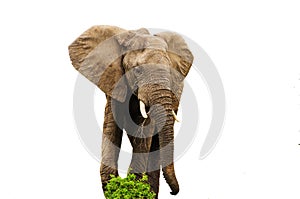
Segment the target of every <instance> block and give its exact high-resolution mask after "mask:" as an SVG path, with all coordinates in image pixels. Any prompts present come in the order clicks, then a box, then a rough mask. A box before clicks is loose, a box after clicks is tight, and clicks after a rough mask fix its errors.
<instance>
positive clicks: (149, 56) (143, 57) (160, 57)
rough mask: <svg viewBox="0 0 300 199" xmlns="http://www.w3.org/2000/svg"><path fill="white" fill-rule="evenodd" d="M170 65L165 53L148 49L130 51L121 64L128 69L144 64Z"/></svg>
mask: <svg viewBox="0 0 300 199" xmlns="http://www.w3.org/2000/svg"><path fill="white" fill-rule="evenodd" d="M170 63H171V62H170V59H169V57H168V55H167V52H165V51H161V50H157V49H149V48H147V49H144V50H137V51H131V52H129V53H127V54H126V55H125V57H124V59H123V64H124V65H125V66H127V67H129V68H130V67H135V66H140V65H145V64H147V65H149V64H152V65H156V64H157V65H170Z"/></svg>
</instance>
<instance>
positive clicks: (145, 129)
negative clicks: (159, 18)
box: [69, 26, 193, 195]
mask: <svg viewBox="0 0 300 199" xmlns="http://www.w3.org/2000/svg"><path fill="white" fill-rule="evenodd" d="M69 53H70V58H71V60H72V64H73V66H74V67H75V68H76V69H77V70H78V71H79V72H80V73H81V74H83V75H84V76H85V77H87V79H89V80H90V81H92V82H93V83H94V84H96V85H97V86H98V87H99V88H100V89H101V90H102V91H103V92H104V93H105V94H106V99H107V102H106V107H105V118H104V125H103V140H102V161H101V169H100V173H101V180H102V185H103V189H104V190H105V185H106V184H107V182H108V180H109V179H110V174H114V175H116V176H118V169H117V168H118V157H119V152H120V147H121V142H122V134H123V129H125V130H126V132H127V134H128V137H129V140H130V142H131V145H132V147H133V157H132V161H131V165H130V167H131V168H132V170H131V171H130V172H133V173H136V174H137V175H138V176H141V173H143V172H147V175H148V176H149V183H150V185H151V189H152V190H153V191H154V192H155V193H157V195H158V190H159V176H160V166H161V167H162V171H163V174H164V177H165V179H166V181H167V183H168V184H169V186H170V188H171V191H172V192H171V194H174V195H175V194H177V193H178V192H179V185H178V182H177V179H176V176H175V171H174V163H173V153H174V130H173V128H174V116H173V115H172V110H173V111H174V112H175V113H177V110H178V105H179V101H180V96H181V93H182V89H183V80H184V78H185V77H186V75H187V74H188V72H189V70H190V67H191V65H192V62H193V55H192V54H191V52H190V50H189V49H188V47H187V45H186V43H185V42H184V40H183V39H182V37H181V36H179V35H178V34H176V33H171V32H163V33H159V34H157V35H154V36H153V35H150V34H149V32H148V31H147V30H146V29H139V30H135V31H127V30H124V29H121V28H118V27H114V26H94V27H92V28H90V29H88V30H87V31H86V32H84V33H83V34H82V35H81V36H80V37H79V38H77V39H76V40H75V41H74V42H73V43H72V44H71V45H70V46H69ZM124 74H125V75H124ZM123 75H124V76H123ZM140 101H142V102H143V103H144V104H145V106H146V108H145V109H146V112H147V116H148V118H144V117H143V116H142V114H141V110H140V108H141V107H140ZM155 151H156V152H155ZM149 152H153V153H149Z"/></svg>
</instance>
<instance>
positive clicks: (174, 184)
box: [163, 169, 179, 195]
mask: <svg viewBox="0 0 300 199" xmlns="http://www.w3.org/2000/svg"><path fill="white" fill-rule="evenodd" d="M163 170H164V169H163ZM163 175H164V178H165V180H166V181H167V183H168V184H169V186H170V188H171V192H170V194H171V195H177V194H178V192H179V184H178V181H177V179H176V176H175V175H170V174H169V173H166V172H163Z"/></svg>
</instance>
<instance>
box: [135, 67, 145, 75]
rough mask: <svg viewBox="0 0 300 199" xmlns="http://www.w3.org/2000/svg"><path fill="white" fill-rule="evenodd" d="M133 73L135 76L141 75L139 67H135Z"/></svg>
mask: <svg viewBox="0 0 300 199" xmlns="http://www.w3.org/2000/svg"><path fill="white" fill-rule="evenodd" d="M133 71H134V73H135V74H136V75H141V74H142V73H143V72H142V69H141V67H139V66H137V67H135V68H134V70H133Z"/></svg>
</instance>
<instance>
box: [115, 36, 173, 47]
mask: <svg viewBox="0 0 300 199" xmlns="http://www.w3.org/2000/svg"><path fill="white" fill-rule="evenodd" d="M118 41H119V42H120V44H121V45H123V46H124V47H125V48H126V49H127V51H133V50H140V49H157V50H163V51H166V50H167V47H168V45H167V43H166V42H165V41H164V40H163V39H161V38H160V37H156V36H153V35H145V34H138V33H134V34H132V35H129V36H128V37H125V38H124V39H123V40H121V39H119V40H118Z"/></svg>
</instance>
